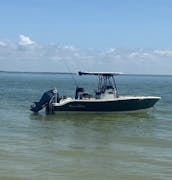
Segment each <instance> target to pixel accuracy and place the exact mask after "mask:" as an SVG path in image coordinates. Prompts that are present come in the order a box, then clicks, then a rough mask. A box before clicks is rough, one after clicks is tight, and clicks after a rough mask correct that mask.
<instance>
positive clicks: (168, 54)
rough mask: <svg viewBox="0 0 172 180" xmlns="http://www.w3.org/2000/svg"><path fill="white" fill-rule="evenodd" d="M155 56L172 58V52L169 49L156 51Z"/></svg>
mask: <svg viewBox="0 0 172 180" xmlns="http://www.w3.org/2000/svg"><path fill="white" fill-rule="evenodd" d="M153 52H154V54H156V55H160V56H171V57H172V50H171V49H167V50H154V51H153Z"/></svg>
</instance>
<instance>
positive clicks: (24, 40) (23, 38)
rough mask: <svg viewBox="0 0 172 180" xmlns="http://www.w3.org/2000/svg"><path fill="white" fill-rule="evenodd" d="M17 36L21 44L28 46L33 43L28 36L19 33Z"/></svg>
mask: <svg viewBox="0 0 172 180" xmlns="http://www.w3.org/2000/svg"><path fill="white" fill-rule="evenodd" d="M19 38H20V41H19V45H21V46H28V45H34V44H35V42H34V41H32V40H31V39H30V38H29V37H28V36H24V35H22V34H21V35H20V37H19Z"/></svg>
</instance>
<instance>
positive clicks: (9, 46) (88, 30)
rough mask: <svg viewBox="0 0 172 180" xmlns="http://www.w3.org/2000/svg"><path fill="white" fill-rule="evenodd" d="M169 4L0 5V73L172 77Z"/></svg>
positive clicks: (16, 1)
mask: <svg viewBox="0 0 172 180" xmlns="http://www.w3.org/2000/svg"><path fill="white" fill-rule="evenodd" d="M171 19H172V1H171V0H144V1H141V0H87V1H83V0H29V1H28V0H13V1H11V0H1V1H0V63H1V66H0V70H7V71H46V72H49V71H50V72H62V71H63V72H64V71H68V68H67V66H68V67H70V70H71V71H78V70H87V71H121V72H123V73H131V74H136V73H137V74H172V20H171Z"/></svg>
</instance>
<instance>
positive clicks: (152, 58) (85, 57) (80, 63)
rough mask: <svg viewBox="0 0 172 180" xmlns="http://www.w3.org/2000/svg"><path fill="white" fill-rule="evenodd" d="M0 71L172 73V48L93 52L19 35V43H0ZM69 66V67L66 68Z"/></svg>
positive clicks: (112, 49)
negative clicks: (41, 42)
mask: <svg viewBox="0 0 172 180" xmlns="http://www.w3.org/2000/svg"><path fill="white" fill-rule="evenodd" d="M0 63H1V67H0V70H11V71H52V72H64V71H68V68H67V66H68V67H70V70H71V71H73V72H76V71H78V70H85V71H121V72H123V73H131V74H135V73H138V74H172V49H163V50H162V49H141V48H135V49H133V48H132V49H129V48H128V49H126V48H109V49H103V50H98V49H93V48H92V49H90V48H85V49H83V48H79V47H76V46H73V45H64V46H61V45H58V44H49V45H40V44H38V43H36V42H35V41H33V40H31V38H30V37H28V36H25V35H20V41H19V42H18V43H15V42H10V41H5V42H4V41H0ZM66 64H67V66H66Z"/></svg>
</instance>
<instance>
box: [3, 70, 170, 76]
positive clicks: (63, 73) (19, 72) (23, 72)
mask: <svg viewBox="0 0 172 180" xmlns="http://www.w3.org/2000/svg"><path fill="white" fill-rule="evenodd" d="M0 73H9V74H13V73H15V74H52V75H56V74H59V75H60V74H61V75H70V74H76V73H74V72H73V73H72V72H71V73H70V72H35V71H33V72H30V71H0ZM120 76H172V75H170V74H121V75H120Z"/></svg>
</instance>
